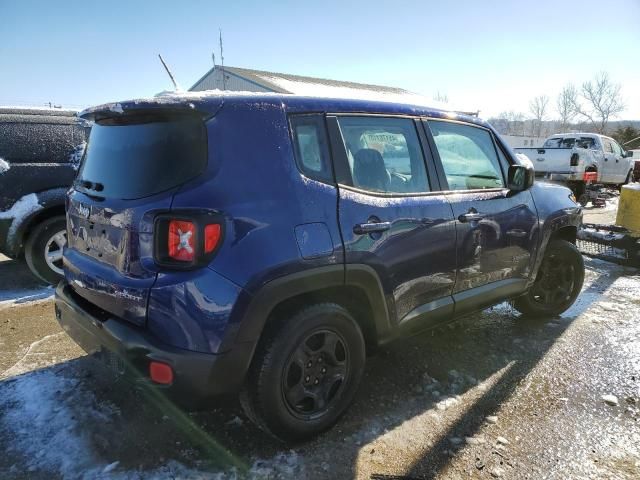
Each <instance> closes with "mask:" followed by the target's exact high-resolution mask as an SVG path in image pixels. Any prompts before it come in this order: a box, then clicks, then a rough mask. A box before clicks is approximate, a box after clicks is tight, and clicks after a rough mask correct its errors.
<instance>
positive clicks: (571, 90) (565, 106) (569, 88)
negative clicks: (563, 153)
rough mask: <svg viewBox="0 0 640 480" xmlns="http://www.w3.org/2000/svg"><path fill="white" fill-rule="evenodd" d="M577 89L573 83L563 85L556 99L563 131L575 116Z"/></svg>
mask: <svg viewBox="0 0 640 480" xmlns="http://www.w3.org/2000/svg"><path fill="white" fill-rule="evenodd" d="M577 103H578V91H577V90H576V87H575V86H574V85H573V84H571V83H570V84H568V85H565V86H564V87H563V88H562V90H561V91H560V93H559V94H558V98H557V99H556V111H557V112H558V114H559V115H560V123H561V129H562V131H563V132H564V131H565V130H566V129H567V126H568V125H569V124H570V123H571V120H573V119H574V118H575V116H576V113H577V112H576V104H577Z"/></svg>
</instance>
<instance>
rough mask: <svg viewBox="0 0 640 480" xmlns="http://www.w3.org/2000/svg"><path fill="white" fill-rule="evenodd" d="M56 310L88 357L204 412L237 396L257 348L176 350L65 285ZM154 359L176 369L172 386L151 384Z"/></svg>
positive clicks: (61, 286)
mask: <svg viewBox="0 0 640 480" xmlns="http://www.w3.org/2000/svg"><path fill="white" fill-rule="evenodd" d="M55 310H56V318H57V319H58V322H59V323H60V325H61V326H62V328H63V329H64V330H65V332H66V333H67V334H68V335H69V336H70V337H71V338H72V339H73V340H74V341H75V342H76V343H77V344H78V345H80V347H82V349H83V350H84V351H86V352H87V353H88V354H95V355H96V356H99V357H102V358H103V359H105V360H106V359H108V360H109V362H108V363H109V364H111V365H112V366H115V365H121V366H122V367H123V370H124V371H126V372H127V373H131V374H133V375H132V378H134V379H135V381H136V382H140V383H143V384H148V385H153V386H154V387H156V388H158V389H160V390H162V391H163V392H164V393H166V394H167V395H168V396H169V397H170V398H172V399H173V400H175V401H176V402H177V403H180V404H181V405H183V406H185V407H188V408H199V407H201V406H203V404H204V403H205V402H206V400H207V399H208V398H211V397H214V396H219V395H223V394H229V393H236V392H237V391H238V390H239V389H240V387H241V386H242V383H243V381H244V377H245V374H246V371H247V369H248V367H249V363H250V361H251V356H252V354H253V349H254V346H255V343H253V342H243V343H237V344H235V345H234V346H233V348H232V349H231V350H229V351H227V352H225V353H220V354H208V353H201V352H192V351H189V350H183V349H179V348H175V347H172V346H170V345H167V344H164V343H162V342H160V341H158V340H157V339H156V338H155V337H154V336H153V335H151V334H150V333H149V332H148V331H146V330H145V329H143V328H140V327H136V326H134V325H132V324H131V323H129V322H126V321H124V320H120V319H118V318H114V317H113V316H110V315H109V314H107V313H106V312H104V311H102V310H98V309H97V308H96V307H94V306H93V305H91V304H90V303H88V302H87V301H86V300H84V299H82V298H81V297H79V296H78V295H77V294H75V293H74V292H73V291H72V289H71V288H70V287H69V285H68V284H67V283H66V282H65V281H62V282H60V284H59V285H58V287H57V288H56V295H55ZM114 360H115V361H114ZM152 360H155V361H159V362H163V363H166V364H169V365H171V367H172V369H173V373H174V380H173V383H172V384H171V385H168V386H166V385H156V384H153V383H152V382H151V380H150V379H149V373H148V371H149V362H150V361H152ZM114 364H115V365H114Z"/></svg>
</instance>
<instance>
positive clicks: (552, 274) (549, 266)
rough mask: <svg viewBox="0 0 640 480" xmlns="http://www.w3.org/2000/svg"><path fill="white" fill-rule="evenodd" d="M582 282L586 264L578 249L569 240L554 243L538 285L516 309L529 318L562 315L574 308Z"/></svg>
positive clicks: (548, 249)
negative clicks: (530, 316)
mask: <svg viewBox="0 0 640 480" xmlns="http://www.w3.org/2000/svg"><path fill="white" fill-rule="evenodd" d="M583 283H584V261H583V260H582V255H581V254H580V252H579V251H578V249H577V248H576V246H575V245H574V244H573V243H570V242H567V241H566V240H553V241H551V242H550V243H549V245H548V246H547V250H546V252H545V255H544V258H543V259H542V264H541V265H540V269H539V270H538V275H537V277H536V281H535V283H534V284H533V286H532V287H531V288H530V289H529V291H528V292H527V293H526V294H525V295H523V296H521V297H518V298H517V299H516V300H515V301H514V303H513V306H514V307H515V309H516V310H518V311H519V312H521V313H523V314H527V315H533V316H555V315H560V314H561V313H562V312H564V311H565V310H567V309H568V308H569V307H570V306H571V305H573V302H575V300H576V298H577V297H578V294H579V293H580V290H581V289H582V284H583Z"/></svg>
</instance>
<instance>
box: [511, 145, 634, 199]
mask: <svg viewBox="0 0 640 480" xmlns="http://www.w3.org/2000/svg"><path fill="white" fill-rule="evenodd" d="M515 151H516V152H517V153H522V154H524V155H526V156H527V157H529V159H530V160H531V162H532V163H533V166H534V168H535V171H536V175H537V176H544V177H548V178H551V179H553V180H560V181H565V182H567V184H568V186H569V187H570V188H572V190H574V192H575V193H576V196H579V195H581V194H582V192H584V185H585V180H586V181H588V182H592V183H606V184H611V185H620V184H623V183H629V182H630V181H631V180H632V179H633V160H632V159H631V156H632V152H625V151H624V150H623V149H622V148H621V147H620V145H618V143H617V142H616V141H615V140H614V139H613V138H609V137H605V136H604V135H598V134H595V133H559V134H556V135H552V136H551V137H549V138H547V139H546V140H545V142H544V144H543V145H542V147H540V148H516V149H515ZM585 173H587V175H585Z"/></svg>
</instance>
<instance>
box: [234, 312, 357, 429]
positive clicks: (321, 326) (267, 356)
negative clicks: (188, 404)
mask: <svg viewBox="0 0 640 480" xmlns="http://www.w3.org/2000/svg"><path fill="white" fill-rule="evenodd" d="M276 322H277V325H273V326H269V325H268V326H267V330H266V331H265V338H263V339H262V340H261V341H260V345H259V346H258V349H257V351H256V355H255V357H254V360H253V362H252V365H251V368H250V370H249V374H248V377H247V381H246V384H245V387H244V389H243V391H242V392H241V394H240V402H241V404H242V406H243V408H244V410H245V413H246V414H247V416H248V417H249V418H250V419H251V420H252V421H253V422H254V423H256V424H257V425H258V426H259V427H260V428H261V429H263V430H264V431H266V432H267V433H269V434H271V435H273V436H274V437H276V438H279V439H281V440H284V441H300V440H304V439H307V438H310V437H312V436H314V435H317V434H318V433H320V432H322V431H324V430H326V429H328V428H329V427H331V426H332V425H333V424H334V423H335V422H336V421H337V420H338V418H339V417H340V415H342V414H343V413H344V412H345V411H346V409H347V407H348V406H349V405H350V404H351V402H352V400H353V397H354V395H355V393H356V390H357V388H358V384H359V382H360V379H361V377H362V373H363V370H364V364H365V346H364V339H363V337H362V332H361V331H360V328H359V326H358V324H357V323H356V321H355V320H354V319H353V317H352V316H351V315H350V314H349V312H348V311H347V310H346V309H344V308H343V307H341V306H339V305H336V304H331V303H328V304H318V305H313V306H311V307H309V308H306V309H304V310H302V311H300V312H298V313H297V314H295V315H292V316H290V317H289V318H286V319H284V321H282V320H281V321H279V322H278V319H276Z"/></svg>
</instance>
